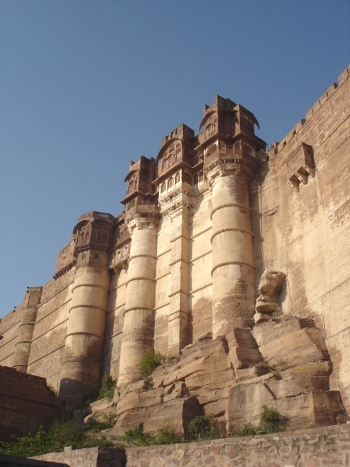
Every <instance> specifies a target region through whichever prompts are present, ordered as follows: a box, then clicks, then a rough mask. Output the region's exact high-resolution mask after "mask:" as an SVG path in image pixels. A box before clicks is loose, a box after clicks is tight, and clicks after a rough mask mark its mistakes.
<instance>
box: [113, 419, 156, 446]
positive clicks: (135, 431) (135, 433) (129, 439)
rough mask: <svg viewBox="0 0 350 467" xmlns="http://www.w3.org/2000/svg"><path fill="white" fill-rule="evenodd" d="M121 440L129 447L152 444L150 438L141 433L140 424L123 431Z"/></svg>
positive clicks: (141, 427) (141, 426)
mask: <svg viewBox="0 0 350 467" xmlns="http://www.w3.org/2000/svg"><path fill="white" fill-rule="evenodd" d="M121 439H122V441H125V442H126V443H127V444H128V445H131V446H149V445H150V444H154V440H153V439H152V437H151V436H149V435H147V434H146V433H144V432H143V424H142V423H140V424H139V425H136V426H134V427H133V428H128V429H127V430H125V432H124V434H123V436H122V437H121Z"/></svg>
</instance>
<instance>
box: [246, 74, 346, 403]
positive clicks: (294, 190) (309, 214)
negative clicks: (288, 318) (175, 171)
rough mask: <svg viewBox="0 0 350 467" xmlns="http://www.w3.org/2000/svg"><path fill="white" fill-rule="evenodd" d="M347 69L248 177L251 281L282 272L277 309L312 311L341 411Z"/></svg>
mask: <svg viewBox="0 0 350 467" xmlns="http://www.w3.org/2000/svg"><path fill="white" fill-rule="evenodd" d="M349 71H350V68H348V69H346V70H345V71H344V72H343V73H342V74H341V75H340V77H339V85H332V86H331V87H330V88H329V89H328V90H327V92H326V93H325V94H324V95H323V96H322V97H321V98H320V100H319V101H318V102H317V103H316V104H315V105H314V106H313V107H312V108H311V109H310V110H309V112H308V113H307V115H306V119H305V120H302V121H301V122H299V123H298V124H297V125H296V126H295V128H293V129H292V131H291V132H290V133H289V134H288V135H287V136H286V138H284V140H282V141H281V142H280V143H278V144H277V143H275V144H274V145H272V148H271V150H270V151H269V153H268V156H269V161H266V162H265V164H264V165H263V166H261V168H260V170H259V172H258V173H256V175H255V178H254V180H253V181H252V183H251V207H252V224H253V233H254V248H255V261H256V266H257V269H256V272H257V274H256V285H257V284H258V282H259V280H260V277H261V274H262V272H263V271H264V270H265V269H275V270H279V271H283V272H284V273H285V274H286V286H285V290H283V291H282V293H281V299H282V310H283V313H284V314H287V315H288V314H292V315H295V316H298V317H301V318H312V319H314V320H315V322H316V325H317V326H318V327H319V328H320V329H321V330H322V332H323V334H324V337H325V339H326V344H327V347H328V350H329V353H330V357H331V360H332V361H333V363H334V371H333V375H332V379H331V389H337V390H340V391H341V393H342V397H343V401H344V404H345V405H346V407H347V410H348V411H349V409H350V366H349V362H350V327H349V306H350V305H349V290H350V268H349V257H350V241H349V240H350V215H349V214H350V159H349V154H350V119H349V96H350V78H349ZM312 158H313V159H314V160H312ZM308 172H310V173H308ZM313 172H314V173H313Z"/></svg>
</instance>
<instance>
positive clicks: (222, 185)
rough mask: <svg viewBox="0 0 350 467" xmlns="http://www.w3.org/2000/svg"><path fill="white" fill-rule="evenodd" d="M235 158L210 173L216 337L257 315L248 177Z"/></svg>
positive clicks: (248, 322)
mask: <svg viewBox="0 0 350 467" xmlns="http://www.w3.org/2000/svg"><path fill="white" fill-rule="evenodd" d="M231 159H232V160H231V161H229V160H226V161H222V163H221V164H219V165H218V167H217V169H219V170H214V171H213V172H214V173H213V172H212V173H211V177H212V179H213V185H212V212H211V218H212V225H213V234H212V237H211V241H212V248H213V253H212V277H213V337H214V338H216V337H218V336H222V335H224V334H226V333H227V332H228V331H229V330H230V329H233V328H234V327H242V326H246V325H247V324H250V320H251V319H252V318H253V315H254V303H255V294H254V260H253V245H252V233H251V228H250V209H249V194H248V179H247V174H246V173H245V171H244V170H240V168H237V167H236V164H235V163H234V157H232V158H231Z"/></svg>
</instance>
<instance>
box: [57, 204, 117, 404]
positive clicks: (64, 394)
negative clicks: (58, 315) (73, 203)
mask: <svg viewBox="0 0 350 467" xmlns="http://www.w3.org/2000/svg"><path fill="white" fill-rule="evenodd" d="M113 219H114V218H113V216H111V215H109V214H104V213H95V212H93V213H89V215H85V216H82V217H81V220H80V222H79V223H78V225H77V226H76V228H75V234H76V250H75V256H76V258H77V270H76V276H75V279H74V283H73V285H72V300H71V306H70V310H69V319H68V325H67V334H66V340H65V347H64V351H63V356H62V370H61V375H60V390H59V395H60V398H61V399H63V400H65V401H66V407H65V409H66V411H68V412H69V411H71V410H72V409H73V407H74V404H75V403H77V402H80V400H81V399H82V398H83V397H84V396H87V395H90V394H92V393H93V392H94V391H96V389H97V388H98V386H99V384H100V378H101V360H102V351H103V339H104V331H105V321H106V310H107V299H108V290H109V273H108V247H109V243H110V229H111V225H112V223H113Z"/></svg>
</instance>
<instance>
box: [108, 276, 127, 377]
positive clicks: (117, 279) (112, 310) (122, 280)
mask: <svg viewBox="0 0 350 467" xmlns="http://www.w3.org/2000/svg"><path fill="white" fill-rule="evenodd" d="M127 278H128V277H127V272H126V271H125V270H124V269H121V270H118V271H117V272H116V273H114V274H113V275H112V277H111V281H110V293H109V300H108V311H107V316H106V330H105V344H104V351H103V363H102V373H103V374H110V375H111V376H112V378H113V379H118V376H119V361H120V347H121V339H122V333H123V320H124V310H125V296H126V283H127Z"/></svg>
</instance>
